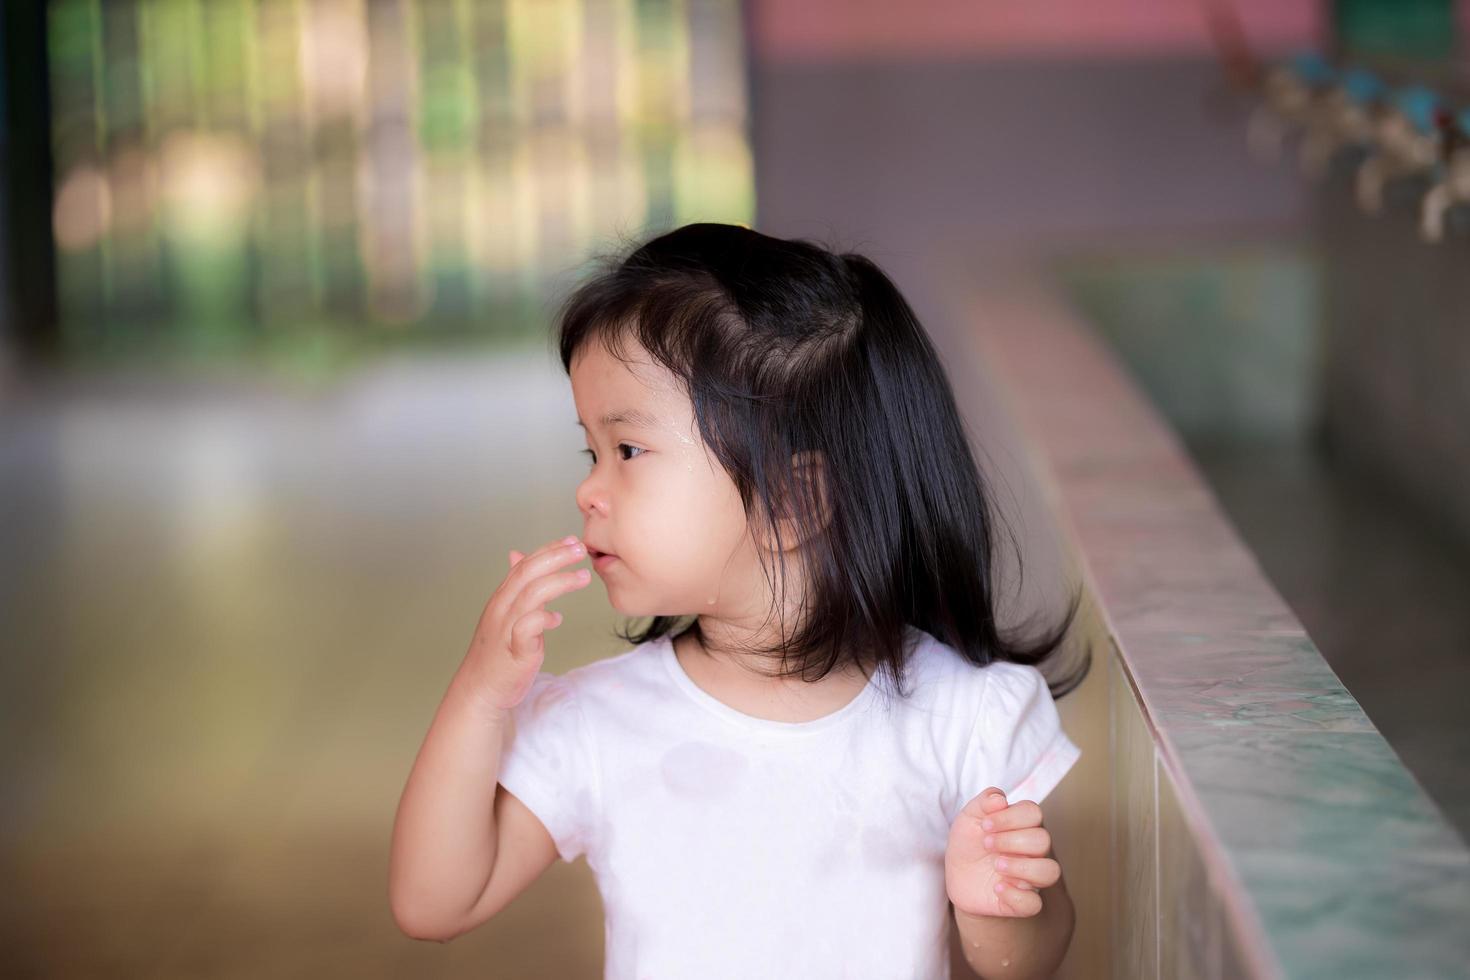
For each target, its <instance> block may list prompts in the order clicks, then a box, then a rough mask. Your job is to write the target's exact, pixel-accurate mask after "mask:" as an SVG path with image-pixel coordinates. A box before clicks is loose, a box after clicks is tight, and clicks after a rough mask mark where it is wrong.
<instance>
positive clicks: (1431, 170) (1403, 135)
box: [1355, 85, 1442, 214]
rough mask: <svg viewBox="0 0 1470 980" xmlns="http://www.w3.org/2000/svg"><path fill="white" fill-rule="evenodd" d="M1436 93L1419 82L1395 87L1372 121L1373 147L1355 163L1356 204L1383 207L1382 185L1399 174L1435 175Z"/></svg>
mask: <svg viewBox="0 0 1470 980" xmlns="http://www.w3.org/2000/svg"><path fill="white" fill-rule="evenodd" d="M1439 111H1440V104H1439V96H1437V95H1435V94H1434V92H1432V91H1431V90H1429V89H1427V88H1425V87H1423V86H1421V85H1411V86H1408V87H1406V88H1402V89H1399V90H1398V91H1396V92H1394V93H1393V95H1392V96H1390V98H1389V105H1388V108H1387V110H1386V111H1384V112H1382V113H1379V114H1378V116H1377V117H1376V119H1375V121H1374V126H1373V129H1374V135H1375V137H1376V139H1375V143H1376V147H1375V149H1374V151H1373V152H1370V153H1369V154H1368V157H1367V159H1365V160H1364V161H1363V163H1362V165H1361V166H1359V167H1358V173H1357V178H1356V181H1355V183H1356V196H1357V199H1358V206H1359V207H1361V208H1362V209H1363V210H1364V211H1366V212H1368V213H1369V214H1377V213H1378V212H1379V211H1381V210H1383V186H1384V184H1386V183H1387V182H1388V181H1390V180H1395V179H1399V178H1403V177H1424V176H1427V177H1430V178H1435V177H1437V176H1438V172H1439V170H1440V169H1441V167H1440V146H1441V143H1442V134H1441V131H1440V127H1439V125H1438V124H1437V121H1436V117H1437V114H1438V113H1439Z"/></svg>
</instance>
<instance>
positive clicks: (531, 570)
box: [490, 542, 591, 612]
mask: <svg viewBox="0 0 1470 980" xmlns="http://www.w3.org/2000/svg"><path fill="white" fill-rule="evenodd" d="M586 557H587V551H586V549H585V548H584V547H583V546H582V544H581V542H578V543H577V544H564V545H559V546H556V547H554V548H550V549H549V550H547V549H543V550H541V551H537V552H535V553H533V554H530V555H527V556H526V557H524V558H522V559H521V560H520V561H518V562H517V563H516V565H515V567H514V568H512V569H511V570H510V574H509V575H507V576H506V577H505V581H504V582H502V583H500V587H499V588H498V589H496V590H495V595H494V596H493V597H492V598H491V600H490V601H491V603H492V604H493V605H495V606H496V607H497V608H499V607H511V606H513V605H514V604H515V602H516V598H517V597H518V596H519V595H520V594H521V592H522V591H524V590H525V588H526V587H527V586H528V585H529V584H530V583H531V582H533V581H535V580H536V579H537V578H539V577H541V576H543V575H546V574H547V573H548V572H551V571H553V570H555V569H557V568H559V567H561V566H563V565H569V564H571V563H572V562H576V561H581V560H582V559H583V558H586ZM588 580H589V581H590V580H591V574H590V572H589V574H588ZM521 611H522V612H524V611H525V610H524V609H522V610H521Z"/></svg>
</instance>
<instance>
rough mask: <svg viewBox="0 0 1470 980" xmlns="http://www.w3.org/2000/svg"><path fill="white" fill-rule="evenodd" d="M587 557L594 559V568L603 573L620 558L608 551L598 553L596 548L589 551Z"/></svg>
mask: <svg viewBox="0 0 1470 980" xmlns="http://www.w3.org/2000/svg"><path fill="white" fill-rule="evenodd" d="M587 557H588V558H591V559H592V567H593V568H595V569H597V570H598V571H601V570H602V569H604V568H606V567H607V566H608V565H611V564H612V563H613V562H615V561H617V560H618V556H617V555H614V554H609V553H608V552H606V551H598V550H597V549H596V548H588V549H587Z"/></svg>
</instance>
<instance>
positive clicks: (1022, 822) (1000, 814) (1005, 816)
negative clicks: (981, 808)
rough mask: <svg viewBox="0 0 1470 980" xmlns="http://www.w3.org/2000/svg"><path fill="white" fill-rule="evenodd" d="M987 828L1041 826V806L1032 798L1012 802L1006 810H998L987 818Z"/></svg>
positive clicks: (1001, 828) (1016, 828)
mask: <svg viewBox="0 0 1470 980" xmlns="http://www.w3.org/2000/svg"><path fill="white" fill-rule="evenodd" d="M983 826H984V827H985V829H986V830H1020V829H1022V828H1023V827H1040V826H1041V807H1039V806H1037V805H1036V804H1035V803H1033V802H1032V801H1030V800H1022V801H1021V802H1019V803H1012V804H1011V805H1010V806H1008V807H1006V808H1005V809H1004V810H997V811H995V812H994V813H991V814H989V815H988V816H987V817H986V818H985V822H984V823H983Z"/></svg>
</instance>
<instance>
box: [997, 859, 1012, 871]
mask: <svg viewBox="0 0 1470 980" xmlns="http://www.w3.org/2000/svg"><path fill="white" fill-rule="evenodd" d="M995 866H996V867H997V868H998V869H1000V870H1001V871H1004V870H1005V869H1006V868H1009V867H1010V866H1011V864H1010V862H1009V861H1007V860H1006V859H1005V858H996V859H995Z"/></svg>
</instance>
